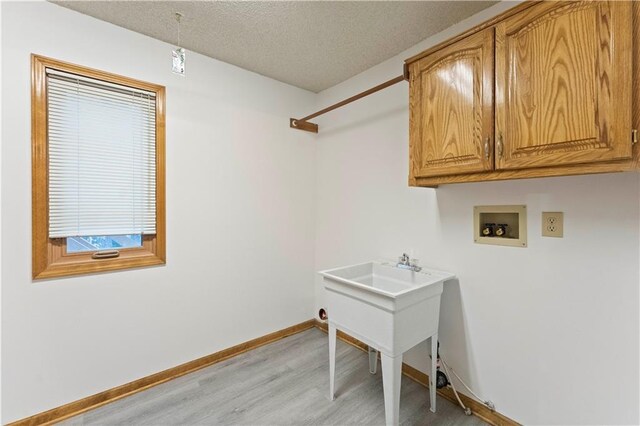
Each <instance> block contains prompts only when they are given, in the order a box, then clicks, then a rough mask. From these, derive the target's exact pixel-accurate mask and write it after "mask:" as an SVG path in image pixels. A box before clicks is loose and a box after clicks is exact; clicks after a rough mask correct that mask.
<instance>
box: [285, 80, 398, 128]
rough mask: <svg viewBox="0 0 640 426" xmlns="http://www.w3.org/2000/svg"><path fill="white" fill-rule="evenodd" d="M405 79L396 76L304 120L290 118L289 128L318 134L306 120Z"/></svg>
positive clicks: (315, 125) (312, 124)
mask: <svg viewBox="0 0 640 426" xmlns="http://www.w3.org/2000/svg"><path fill="white" fill-rule="evenodd" d="M405 79H406V78H405V76H404V75H400V76H398V77H396V78H392V79H391V80H389V81H385V82H384V83H382V84H379V85H377V86H376V87H372V88H371V89H369V90H365V91H364V92H362V93H358V94H357V95H355V96H352V97H350V98H348V99H345V100H344V101H341V102H338V103H337V104H333V105H331V106H329V107H326V108H325V109H322V110H320V111H318V112H314V113H313V114H311V115H307V116H306V117H304V118H290V119H289V127H291V128H292V129H297V130H305V131H307V132H313V133H318V125H317V124H315V123H310V122H309V121H307V120H311V119H312V118H316V117H318V116H319V115H322V114H326V113H328V112H329V111H333V110H334V109H337V108H340V107H343V106H345V105H347V104H350V103H351V102H354V101H357V100H358V99H362V98H364V97H365V96H369V95H371V94H372V93H376V92H379V91H380V90H382V89H386V88H387V87H389V86H393V85H394V84H396V83H400V82H401V81H402V80H405Z"/></svg>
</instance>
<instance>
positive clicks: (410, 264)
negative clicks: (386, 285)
mask: <svg viewBox="0 0 640 426" xmlns="http://www.w3.org/2000/svg"><path fill="white" fill-rule="evenodd" d="M396 267H397V268H401V269H409V270H411V271H414V272H420V271H421V270H422V268H421V267H419V266H418V259H411V258H409V255H408V254H407V253H402V256H400V257H399V258H398V263H396Z"/></svg>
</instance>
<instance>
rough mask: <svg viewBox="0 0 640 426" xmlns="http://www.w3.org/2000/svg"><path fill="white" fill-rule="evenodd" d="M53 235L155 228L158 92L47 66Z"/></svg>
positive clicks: (143, 231)
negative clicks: (156, 106) (60, 70)
mask: <svg viewBox="0 0 640 426" xmlns="http://www.w3.org/2000/svg"><path fill="white" fill-rule="evenodd" d="M47 102H48V144H49V237H50V238H60V237H74V236H86V235H121V234H155V232H156V199H155V195H156V181H155V178H156V152H155V148H156V134H155V121H156V117H155V112H156V108H155V103H156V99H155V94H154V93H152V92H146V91H142V90H138V89H133V88H130V87H127V86H121V85H116V84H111V83H107V82H104V81H99V80H93V79H90V78H85V77H80V76H77V75H73V74H66V73H62V72H59V71H55V70H50V69H47Z"/></svg>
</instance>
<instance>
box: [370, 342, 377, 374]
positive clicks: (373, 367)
mask: <svg viewBox="0 0 640 426" xmlns="http://www.w3.org/2000/svg"><path fill="white" fill-rule="evenodd" d="M376 371H378V351H377V350H376V349H374V348H372V347H371V346H369V373H371V374H376Z"/></svg>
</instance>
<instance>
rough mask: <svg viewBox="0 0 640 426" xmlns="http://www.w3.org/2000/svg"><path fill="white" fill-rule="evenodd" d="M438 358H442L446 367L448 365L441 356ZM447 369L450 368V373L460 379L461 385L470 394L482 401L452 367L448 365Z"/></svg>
mask: <svg viewBox="0 0 640 426" xmlns="http://www.w3.org/2000/svg"><path fill="white" fill-rule="evenodd" d="M440 360H442V364H443V365H446V366H447V367H449V365H448V364H447V363H446V362H445V360H444V359H442V357H440ZM449 369H450V370H451V374H453V375H454V376H456V378H457V379H458V380H459V381H460V383H462V386H464V387H465V388H466V389H467V390H468V391H469V392H471V395H473V396H474V397H475V398H476V399H477V400H478V401H484V400H483V399H482V398H480V397H479V396H478V395H477V394H476V393H475V392H474V391H473V390H471V388H470V387H469V386H468V385H467V384H466V383H465V382H464V380H462V379H461V378H460V376H458V374H457V373H456V372H455V370H454V369H453V367H449Z"/></svg>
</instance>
